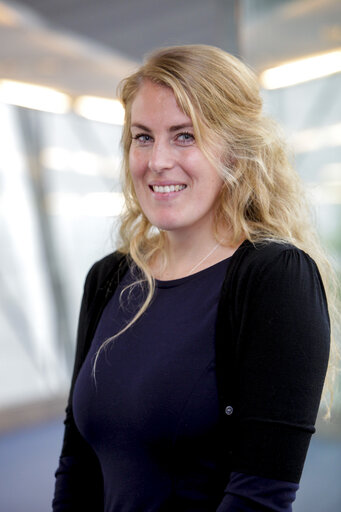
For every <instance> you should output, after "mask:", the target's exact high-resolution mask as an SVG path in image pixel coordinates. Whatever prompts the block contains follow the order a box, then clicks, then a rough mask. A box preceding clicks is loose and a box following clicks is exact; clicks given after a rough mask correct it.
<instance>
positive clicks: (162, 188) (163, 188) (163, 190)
mask: <svg viewBox="0 0 341 512" xmlns="http://www.w3.org/2000/svg"><path fill="white" fill-rule="evenodd" d="M149 187H150V188H151V190H152V191H153V192H157V193H158V194H169V193H171V192H180V191H181V190H184V189H185V188H187V185H150V186H149Z"/></svg>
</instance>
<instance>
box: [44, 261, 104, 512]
mask: <svg viewBox="0 0 341 512" xmlns="http://www.w3.org/2000/svg"><path fill="white" fill-rule="evenodd" d="M93 268H94V267H93ZM93 268H92V269H91V270H90V271H89V273H88V275H87V278H86V281H85V285H84V293H83V298H82V303H81V309H80V314H79V321H78V330H77V345H76V356H75V363H74V370H73V377H72V385H71V390H70V394H69V400H68V405H67V408H66V416H65V420H64V425H65V430H64V440H63V448H62V452H61V456H60V459H59V466H58V469H57V471H56V474H55V476H56V482H55V491H54V498H53V502H52V509H53V512H75V511H76V510H84V511H87V510H89V511H90V510H101V508H103V505H102V499H103V498H102V488H103V484H102V474H101V469H100V466H99V462H98V459H97V457H96V455H95V453H94V452H93V450H92V448H91V447H90V446H89V445H88V443H86V441H85V440H84V438H83V437H82V436H81V434H80V433H79V431H78V429H77V426H76V424H75V421H74V417H73V411H72V391H73V386H74V382H75V380H76V377H77V375H78V372H79V369H80V367H81V365H82V363H83V360H84V358H85V355H86V347H85V333H86V330H87V327H88V322H89V318H88V317H89V302H90V301H89V296H90V290H91V288H92V286H93V279H92V274H93Z"/></svg>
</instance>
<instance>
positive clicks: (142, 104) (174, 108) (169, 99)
mask: <svg viewBox="0 0 341 512" xmlns="http://www.w3.org/2000/svg"><path fill="white" fill-rule="evenodd" d="M170 116H172V118H178V119H179V121H181V122H183V121H190V118H189V117H188V116H187V114H185V113H184V112H183V110H182V109H181V108H180V107H179V105H178V103H177V101H176V98H175V95H174V93H173V91H172V89H171V88H170V87H167V86H165V85H160V84H156V83H155V82H152V81H151V80H144V81H143V82H142V84H141V86H140V87H139V89H138V91H137V93H136V96H135V98H134V100H133V102H132V105H131V121H132V123H134V122H138V121H139V120H140V118H141V117H144V118H145V117H148V118H149V119H150V121H152V120H161V119H167V118H169V117H170Z"/></svg>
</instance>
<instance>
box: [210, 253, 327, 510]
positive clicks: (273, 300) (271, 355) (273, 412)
mask: <svg viewBox="0 0 341 512" xmlns="http://www.w3.org/2000/svg"><path fill="white" fill-rule="evenodd" d="M259 259H260V261H261V263H259V262H258V264H257V265H256V266H255V268H254V269H253V271H252V272H251V273H250V278H249V279H248V282H247V294H245V300H244V301H243V304H242V311H241V314H240V318H241V321H240V325H239V334H238V340H237V347H238V348H237V371H236V373H235V375H236V379H237V382H236V383H235V384H236V389H237V395H236V407H235V411H234V414H235V418H234V421H235V426H236V427H235V437H234V443H233V450H232V470H233V474H234V475H236V474H237V475H242V476H243V475H246V477H247V476H248V475H249V477H250V478H251V480H252V478H256V479H257V478H259V482H261V480H262V479H266V480H267V481H268V482H269V483H270V487H269V486H268V487H267V486H266V485H265V484H264V482H263V487H264V493H265V494H266V492H268V491H269V488H271V482H273V483H274V489H276V486H277V489H278V490H279V491H278V492H279V494H278V498H280V495H281V492H282V491H284V493H282V495H283V497H285V495H286V492H287V491H288V489H289V492H291V491H292V490H293V486H291V487H290V485H291V484H298V483H299V480H300V476H301V472H302V469H303V464H304V461H305V457H306V453H307V449H308V446H309V442H310V438H311V435H312V433H313V432H314V431H315V428H314V424H315V420H316V416H317V412H318V408H319V403H320V399H321V393H322V388H323V383H324V378H325V374H326V369H327V364H328V357H329V343H330V328H329V316H328V309H327V302H326V297H325V293H324V288H323V285H322V282H321V278H320V275H319V272H318V270H317V267H316V264H315V263H314V261H313V260H312V259H311V258H310V257H309V256H308V255H307V254H306V253H304V252H303V251H300V250H298V249H295V248H283V249H282V250H279V251H278V252H277V253H276V254H275V257H273V258H265V259H264V261H262V260H261V257H260V258H259ZM242 480H243V478H242V477H241V478H240V477H239V480H238V478H237V481H238V486H236V485H234V483H233V478H231V480H230V483H229V485H228V487H227V488H226V496H225V504H224V501H223V502H222V503H221V505H220V507H219V508H218V510H219V512H223V511H226V512H227V511H229V512H230V511H231V512H232V511H233V512H234V511H235V510H236V511H237V510H244V509H243V508H238V507H237V505H235V506H234V505H233V504H232V503H233V499H232V498H231V495H232V494H233V495H234V496H235V503H236V504H237V501H238V499H239V498H240V499H241V500H242V501H243V500H245V499H246V500H247V502H248V503H249V504H250V501H249V498H248V496H249V495H248V491H247V488H248V487H249V489H250V488H251V487H250V482H251V481H250V479H249V482H248V483H247V481H248V478H245V485H244V486H243V485H240V482H241V481H242ZM277 482H279V483H281V482H282V484H283V485H279V486H278V485H277ZM286 482H288V483H289V487H287V489H286V487H285V483H286ZM256 483H257V482H256ZM290 483H291V484H290ZM261 487H262V484H261V483H260V484H259V488H258V498H256V499H257V502H254V506H255V508H254V510H290V508H289V509H288V508H287V509H286V508H284V504H283V508H282V509H281V508H280V507H279V508H271V506H272V505H271V504H270V501H269V508H266V503H264V502H263V501H262V500H263V499H264V496H262V489H261ZM236 489H237V491H236ZM281 489H282V491H281ZM290 489H291V491H290ZM245 491H246V494H245ZM273 492H276V491H275V490H274V491H273ZM268 494H269V496H270V495H271V493H268ZM254 496H255V495H254ZM250 498H251V505H252V499H255V498H252V492H251V495H250ZM273 498H274V497H273ZM256 503H257V505H256ZM260 503H262V506H263V507H264V508H259V506H260ZM257 507H258V508H257ZM245 510H253V508H249V509H248V508H245Z"/></svg>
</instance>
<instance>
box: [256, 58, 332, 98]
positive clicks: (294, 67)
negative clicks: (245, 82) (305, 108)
mask: <svg viewBox="0 0 341 512" xmlns="http://www.w3.org/2000/svg"><path fill="white" fill-rule="evenodd" d="M339 71H341V50H334V51H332V52H328V53H324V54H319V55H313V56H311V57H307V58H304V59H298V60H295V61H291V62H287V63H285V64H281V65H280V66H276V67H274V68H270V69H267V70H266V71H264V72H263V73H262V74H261V75H260V82H261V84H262V86H263V87H264V88H265V89H279V88H281V87H288V86H290V85H295V84H299V83H302V82H308V81H309V80H314V79H315V78H321V77H323V76H328V75H332V74H334V73H338V72H339Z"/></svg>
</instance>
